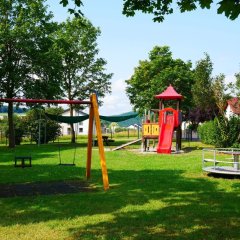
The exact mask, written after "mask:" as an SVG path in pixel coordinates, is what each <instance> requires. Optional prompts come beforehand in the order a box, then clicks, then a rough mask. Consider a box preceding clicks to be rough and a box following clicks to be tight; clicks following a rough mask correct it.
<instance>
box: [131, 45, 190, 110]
mask: <svg viewBox="0 0 240 240" xmlns="http://www.w3.org/2000/svg"><path fill="white" fill-rule="evenodd" d="M191 66H192V64H191V62H186V63H185V62H184V61H183V60H181V59H173V58H172V53H171V51H170V49H169V47H168V46H164V47H160V46H155V47H154V48H153V50H152V51H150V53H149V60H144V61H139V66H137V67H136V68H135V69H134V74H133V75H132V76H131V78H130V79H128V80H126V83H127V89H126V92H127V95H128V97H129V99H130V102H131V104H132V105H133V106H134V109H135V110H137V111H139V112H140V113H143V112H144V110H145V109H154V108H155V109H156V108H158V100H156V99H155V98H154V96H155V95H157V94H159V93H161V92H163V91H164V90H165V89H166V88H167V87H168V86H169V84H172V85H173V87H174V88H175V89H176V91H177V92H178V93H180V94H182V95H183V96H184V101H183V103H182V109H183V110H184V111H185V112H186V111H187V110H188V109H189V107H190V106H191V98H192V96H191V86H192V83H193V77H192V71H191Z"/></svg>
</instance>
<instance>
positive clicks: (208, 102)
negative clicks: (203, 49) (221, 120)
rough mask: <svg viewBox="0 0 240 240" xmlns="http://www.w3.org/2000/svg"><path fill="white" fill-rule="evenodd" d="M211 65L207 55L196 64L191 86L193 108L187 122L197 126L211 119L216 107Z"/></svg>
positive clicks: (215, 112)
mask: <svg viewBox="0 0 240 240" xmlns="http://www.w3.org/2000/svg"><path fill="white" fill-rule="evenodd" d="M212 70H213V63H212V61H211V59H210V57H209V55H208V54H206V53H205V58H203V59H201V60H199V61H198V62H197V63H196V67H195V69H194V84H193V86H192V94H193V103H194V107H193V108H192V109H191V110H190V113H189V120H191V121H192V123H193V124H196V125H198V124H199V123H200V122H204V121H206V120H210V119H213V118H214V116H215V115H216V114H217V106H216V102H215V99H214V94H213V88H212V81H213V79H212Z"/></svg>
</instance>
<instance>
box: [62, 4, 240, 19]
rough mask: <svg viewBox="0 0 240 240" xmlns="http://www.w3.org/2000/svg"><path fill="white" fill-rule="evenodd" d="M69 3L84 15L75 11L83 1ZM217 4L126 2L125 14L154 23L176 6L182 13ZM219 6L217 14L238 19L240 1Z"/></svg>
mask: <svg viewBox="0 0 240 240" xmlns="http://www.w3.org/2000/svg"><path fill="white" fill-rule="evenodd" d="M69 2H73V3H74V4H75V8H69V9H68V10H69V12H70V13H73V14H75V15H76V16H79V15H82V14H83V13H82V12H81V10H80V8H78V10H75V9H76V7H81V6H82V5H83V1H82V0H60V3H61V4H62V5H63V6H67V5H68V4H69ZM214 3H216V2H215V1H213V0H190V1H187V0H178V1H176V3H175V1H172V0H167V1H166V0H165V1H163V0H144V1H143V0H124V3H123V14H124V15H126V16H127V17H132V16H134V15H135V13H136V12H137V11H141V12H143V13H146V14H153V15H154V18H153V21H155V22H162V21H163V20H164V17H165V16H166V15H168V14H172V13H173V12H174V6H175V7H178V8H179V9H180V12H182V13H183V12H187V11H193V10H196V9H197V8H199V7H200V8H202V9H210V8H211V7H212V5H213V4H214ZM216 5H217V6H218V8H217V13H218V14H224V15H225V16H226V17H228V18H229V19H231V20H234V19H236V18H237V17H238V16H239V14H240V1H239V0H221V1H218V2H217V3H216Z"/></svg>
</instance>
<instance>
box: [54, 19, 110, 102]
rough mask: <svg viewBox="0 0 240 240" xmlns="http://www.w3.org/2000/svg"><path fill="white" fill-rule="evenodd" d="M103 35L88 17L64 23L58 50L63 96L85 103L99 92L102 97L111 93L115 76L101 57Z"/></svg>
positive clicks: (58, 41) (59, 33)
mask: <svg viewBox="0 0 240 240" xmlns="http://www.w3.org/2000/svg"><path fill="white" fill-rule="evenodd" d="M99 35H100V30H99V29H98V28H95V27H94V26H93V25H92V24H91V23H90V22H89V21H88V20H87V19H85V18H73V19H68V20H67V21H66V22H63V23H61V24H60V26H59V28H58V31H57V32H56V36H55V37H56V39H57V40H56V42H55V44H54V48H55V51H56V52H58V54H59V58H60V59H61V71H60V86H61V90H62V96H63V97H66V98H67V99H69V100H72V99H80V100H82V99H86V98H89V95H90V94H91V93H92V92H93V91H97V93H98V97H99V98H101V97H103V96H104V95H105V94H106V93H109V92H110V79H111V77H112V74H108V73H106V69H105V66H106V64H107V62H106V61H105V60H104V59H103V58H99V57H98V53H99V50H98V48H97V37H98V36H99Z"/></svg>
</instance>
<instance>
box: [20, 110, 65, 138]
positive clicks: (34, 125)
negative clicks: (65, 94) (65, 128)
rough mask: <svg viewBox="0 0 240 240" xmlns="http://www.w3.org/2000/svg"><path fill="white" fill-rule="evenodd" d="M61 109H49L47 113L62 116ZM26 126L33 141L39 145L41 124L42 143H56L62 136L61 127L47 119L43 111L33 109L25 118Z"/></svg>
mask: <svg viewBox="0 0 240 240" xmlns="http://www.w3.org/2000/svg"><path fill="white" fill-rule="evenodd" d="M62 111H63V110H62V109H61V108H48V109H46V112H48V113H51V114H61V113H62ZM24 122H25V126H27V131H28V134H29V135H31V138H32V140H33V141H35V142H36V143H38V140H39V123H40V143H48V142H49V141H54V140H55V139H56V138H57V136H59V135H60V134H61V127H60V125H59V124H58V123H56V122H55V121H52V120H49V119H48V118H46V117H45V115H44V111H43V110H42V109H32V110H30V111H28V112H27V115H26V117H25V118H24Z"/></svg>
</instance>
